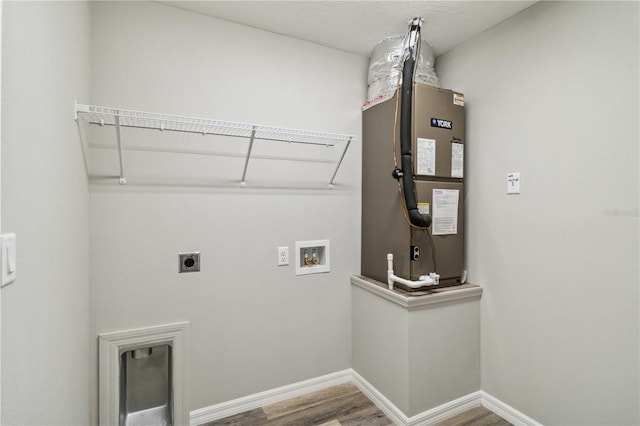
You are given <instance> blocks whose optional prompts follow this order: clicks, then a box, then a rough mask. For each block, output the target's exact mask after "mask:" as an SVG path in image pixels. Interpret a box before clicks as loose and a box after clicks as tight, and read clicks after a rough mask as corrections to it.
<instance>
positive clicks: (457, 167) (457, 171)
mask: <svg viewBox="0 0 640 426" xmlns="http://www.w3.org/2000/svg"><path fill="white" fill-rule="evenodd" d="M463 174H464V145H463V144H461V143H452V144H451V177H455V178H461V177H463Z"/></svg>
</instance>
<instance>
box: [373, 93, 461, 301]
mask: <svg viewBox="0 0 640 426" xmlns="http://www.w3.org/2000/svg"><path fill="white" fill-rule="evenodd" d="M396 96H399V91H398V92H396V94H395V95H394V96H393V97H391V98H390V99H387V100H385V101H383V102H381V103H379V104H377V105H374V106H372V107H370V108H368V109H366V110H365V111H364V113H363V137H362V139H363V147H362V158H363V162H362V264H361V272H362V275H364V276H367V277H369V278H373V279H375V280H378V281H381V282H386V281H387V265H386V262H385V259H386V254H387V253H392V254H393V255H394V267H395V271H396V274H397V275H401V276H405V277H407V278H409V279H410V280H418V279H419V277H420V276H421V275H426V274H429V273H430V272H434V271H435V272H436V273H438V274H439V275H440V277H441V278H440V286H451V285H456V284H459V283H460V282H461V278H462V275H463V269H464V184H463V182H464V142H465V140H464V138H465V126H464V97H463V95H461V94H459V93H455V92H452V91H450V90H444V89H439V88H435V87H431V86H425V85H421V84H414V87H413V105H412V132H411V134H412V135H411V137H412V148H411V150H412V155H413V163H414V164H413V174H414V181H415V192H416V197H417V203H418V210H419V211H420V213H422V214H428V215H430V216H431V218H432V223H431V226H430V227H429V228H428V229H426V230H423V229H418V228H414V227H411V226H409V224H408V222H407V221H406V220H405V217H404V214H405V213H404V211H403V207H402V202H403V200H402V193H401V191H400V189H399V183H398V181H396V180H395V179H394V178H393V177H392V176H391V173H392V171H393V169H394V167H396V163H397V160H396V161H394V155H395V158H396V159H397V158H398V157H399V156H400V149H399V143H398V142H397V140H399V136H398V133H397V132H398V130H397V129H396V138H395V139H396V143H395V144H394V134H393V133H394V126H397V124H396V120H397V119H396V114H397V108H396V105H397V103H396ZM398 286H399V287H402V285H398ZM406 290H411V289H409V288H406Z"/></svg>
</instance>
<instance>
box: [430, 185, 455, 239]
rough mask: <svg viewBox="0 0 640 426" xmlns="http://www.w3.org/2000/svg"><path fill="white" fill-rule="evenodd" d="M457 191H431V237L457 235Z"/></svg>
mask: <svg viewBox="0 0 640 426" xmlns="http://www.w3.org/2000/svg"><path fill="white" fill-rule="evenodd" d="M459 197H460V191H459V190H457V189H434V190H433V200H432V201H433V215H432V217H433V223H432V224H431V234H432V235H454V234H457V233H458V199H459Z"/></svg>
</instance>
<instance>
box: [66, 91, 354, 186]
mask: <svg viewBox="0 0 640 426" xmlns="http://www.w3.org/2000/svg"><path fill="white" fill-rule="evenodd" d="M80 117H84V118H86V120H87V122H88V123H89V124H96V125H100V126H105V125H106V126H114V127H115V129H116V138H117V140H116V142H117V149H118V161H119V168H120V176H119V182H120V184H122V185H124V184H126V183H127V178H126V175H125V167H124V145H123V141H122V134H121V129H122V128H123V127H131V128H139V129H152V130H160V131H165V130H166V131H172V132H186V133H199V134H202V135H219V136H232V137H239V138H245V139H248V140H249V145H248V148H247V153H246V156H245V162H244V169H243V171H242V179H241V180H240V186H241V187H243V188H244V187H246V176H247V169H248V166H249V160H250V158H251V153H252V149H253V145H254V141H255V140H264V141H277V142H289V143H297V144H304V145H320V146H326V147H334V146H336V144H339V143H344V149H343V151H342V153H341V154H340V159H339V160H338V162H337V163H336V168H335V170H334V172H333V174H332V176H331V179H330V180H329V189H331V188H333V184H334V180H335V177H336V175H337V173H338V170H339V169H340V166H341V165H342V162H343V160H344V157H345V155H346V153H347V150H348V149H349V146H350V145H351V142H352V141H353V140H355V136H352V135H344V134H338V133H325V132H317V131H310V130H298V129H287V128H281V127H271V126H261V125H256V124H245V123H237V122H231V121H220V120H211V119H206V118H196V117H188V116H180V115H169V114H159V113H153V112H144V111H135V110H128V109H121V108H113V107H104V106H95V105H86V104H79V103H77V102H75V110H74V119H75V121H76V122H78V123H79V118H80Z"/></svg>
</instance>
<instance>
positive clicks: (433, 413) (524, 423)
mask: <svg viewBox="0 0 640 426" xmlns="http://www.w3.org/2000/svg"><path fill="white" fill-rule="evenodd" d="M349 382H352V383H354V384H355V385H356V386H357V387H358V388H359V389H360V391H362V393H364V394H365V395H366V396H367V397H368V398H369V399H370V400H371V401H372V402H373V403H374V404H375V405H376V406H377V407H378V408H380V410H382V411H383V412H384V413H385V414H386V415H387V417H389V419H391V421H392V422H394V423H395V424H396V425H398V426H427V425H433V424H435V423H438V422H441V421H443V420H446V419H448V418H451V417H453V416H456V415H458V414H460V413H463V412H465V411H466V410H469V409H471V408H474V407H478V406H480V405H482V406H483V407H485V408H487V409H488V410H490V411H493V412H494V413H496V414H497V415H499V416H500V417H502V418H504V419H505V420H508V421H509V422H511V423H513V424H514V425H516V426H542V425H541V424H540V423H538V422H536V421H535V420H533V419H531V418H530V417H528V416H526V415H525V414H523V413H521V412H519V411H518V410H516V409H515V408H513V407H510V406H509V405H507V404H505V403H504V402H502V401H500V400H499V399H497V398H495V397H493V396H491V395H489V394H488V393H486V392H484V391H477V392H473V393H470V394H468V395H465V396H463V397H461V398H458V399H455V400H453V401H449V402H447V403H445V404H442V405H439V406H437V407H435V408H432V409H430V410H427V411H424V412H422V413H420V414H417V415H415V416H413V417H407V416H406V415H405V414H404V413H403V412H402V411H401V410H400V409H399V408H398V407H396V406H395V405H394V404H393V403H392V402H391V401H389V400H388V399H387V398H386V397H385V396H384V395H383V394H382V393H380V391H378V390H377V389H376V388H375V387H373V385H371V383H369V382H367V381H366V380H365V379H364V378H363V377H362V376H360V375H359V374H358V373H357V372H356V371H354V370H353V369H347V370H342V371H338V372H336V373H332V374H327V375H325V376H320V377H316V378H313V379H309V380H304V381H302V382H298V383H293V384H291V385H287V386H282V387H279V388H275V389H271V390H267V391H264V392H259V393H255V394H253V395H248V396H245V397H242V398H238V399H233V400H231V401H227V402H223V403H220V404H215V405H211V406H209V407H204V408H200V409H197V410H194V411H192V412H191V416H190V424H191V426H197V425H201V424H204V423H207V422H212V421H214V420H220V419H223V418H225V417H228V416H233V415H234V414H239V413H243V412H245V411H249V410H254V409H256V408H260V407H263V406H265V405H269V404H274V403H276V402H280V401H284V400H287V399H290V398H295V397H298V396H301V395H304V394H307V393H310V392H315V391H318V390H321V389H325V388H328V387H331V386H335V385H339V384H343V383H349Z"/></svg>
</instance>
